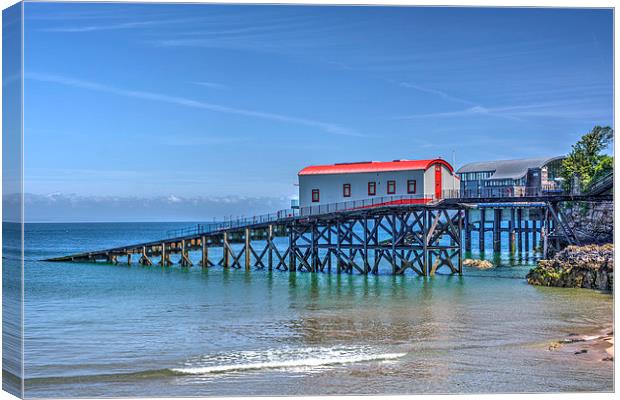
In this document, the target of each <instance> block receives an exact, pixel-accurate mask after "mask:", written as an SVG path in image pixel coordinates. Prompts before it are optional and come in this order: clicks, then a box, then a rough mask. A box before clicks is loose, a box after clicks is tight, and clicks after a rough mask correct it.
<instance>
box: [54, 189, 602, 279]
mask: <svg viewBox="0 0 620 400" xmlns="http://www.w3.org/2000/svg"><path fill="white" fill-rule="evenodd" d="M605 193H607V192H605V191H603V192H600V193H597V194H595V195H576V196H571V195H564V194H555V195H544V196H543V195H535V196H520V197H496V198H485V197H483V198H472V197H468V198H463V197H460V196H459V195H458V193H455V192H454V191H450V192H445V193H443V194H441V196H440V197H439V198H432V199H430V200H429V199H428V198H427V196H425V197H424V201H420V198H419V196H390V197H380V198H373V199H369V200H361V201H352V202H343V203H335V204H327V205H321V206H316V207H306V208H302V209H298V210H293V209H291V210H283V211H279V212H277V213H274V214H268V215H263V216H257V217H251V218H245V219H239V220H235V221H227V222H223V223H219V224H212V225H198V226H196V227H195V228H192V229H186V230H181V231H177V232H169V235H168V236H169V237H167V238H164V239H162V240H158V241H153V242H148V243H138V244H133V245H127V246H123V247H117V248H112V249H104V250H99V251H92V252H86V253H79V254H73V255H69V256H63V257H56V258H51V259H48V260H45V261H53V262H107V263H121V262H125V263H128V264H131V263H132V262H137V263H139V264H141V265H144V266H150V265H161V266H170V265H172V264H173V261H172V259H171V255H175V256H178V257H179V260H178V261H177V263H178V264H179V265H181V266H182V267H191V266H192V265H193V262H192V259H191V258H190V256H189V253H190V252H199V255H200V257H199V258H200V261H198V263H197V264H198V265H199V266H201V267H203V268H209V267H214V266H221V267H222V268H235V269H245V270H248V271H249V270H251V269H258V270H261V269H267V270H281V271H291V272H294V271H306V272H335V273H349V274H351V273H359V274H379V273H385V272H389V273H391V274H394V275H399V274H403V273H405V272H406V271H408V270H411V271H413V272H414V273H415V274H417V275H421V276H428V275H434V274H435V273H436V272H441V273H449V274H462V272H463V267H462V266H463V263H462V261H463V251H467V252H469V251H471V249H472V246H473V245H474V243H473V242H472V232H476V233H477V235H478V243H477V246H478V250H479V251H480V252H481V253H483V252H485V251H486V248H487V243H486V240H485V236H486V235H485V233H487V232H492V238H493V239H492V243H491V249H492V250H493V252H499V251H500V250H501V248H502V240H503V238H502V236H505V237H506V238H507V240H508V248H509V251H511V252H516V253H521V252H529V251H533V250H539V251H540V252H541V254H543V256H544V255H546V254H547V253H548V251H549V250H550V249H551V248H552V247H553V248H555V249H559V248H560V246H561V245H562V244H567V243H568V244H579V243H578V242H577V239H576V236H575V235H574V234H573V232H571V230H570V228H569V226H568V223H567V220H566V216H564V215H563V214H562V212H561V209H560V207H559V205H560V203H562V202H566V201H586V202H591V201H611V200H612V199H613V196H612V195H610V194H605ZM502 222H506V223H504V224H503V223H502ZM275 238H287V239H288V240H287V245H286V246H285V248H284V249H283V248H282V247H280V248H278V246H277V245H276V243H275V240H274V239H275ZM212 248H221V254H222V256H221V258H219V259H214V258H213V256H212V255H210V251H209V250H210V249H212ZM382 268H383V270H382ZM386 268H387V270H386Z"/></svg>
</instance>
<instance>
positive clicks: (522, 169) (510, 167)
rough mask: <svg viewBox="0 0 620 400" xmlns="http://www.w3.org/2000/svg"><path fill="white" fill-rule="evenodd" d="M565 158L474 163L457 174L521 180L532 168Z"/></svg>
mask: <svg viewBox="0 0 620 400" xmlns="http://www.w3.org/2000/svg"><path fill="white" fill-rule="evenodd" d="M562 158H564V157H563V156H557V157H540V158H523V159H519V160H497V161H484V162H474V163H469V164H465V165H463V166H462V167H461V168H459V170H458V171H456V173H457V174H464V173H468V172H493V175H491V177H490V178H488V179H519V178H522V177H524V176H525V175H526V174H527V170H528V169H531V168H542V167H543V166H545V165H547V164H549V163H550V162H552V161H555V160H560V159H562Z"/></svg>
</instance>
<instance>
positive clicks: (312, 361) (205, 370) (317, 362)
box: [172, 353, 407, 375]
mask: <svg viewBox="0 0 620 400" xmlns="http://www.w3.org/2000/svg"><path fill="white" fill-rule="evenodd" d="M406 354H407V353H384V354H360V355H353V356H343V357H331V358H301V359H296V360H295V359H294V360H279V361H265V362H255V363H246V364H228V365H213V366H207V367H193V368H173V369H172V371H174V372H177V373H181V374H188V375H202V374H212V373H221V372H229V371H247V370H255V369H275V368H294V367H320V366H324V365H334V364H350V363H357V362H367V361H382V360H394V359H397V358H400V357H403V356H404V355H406Z"/></svg>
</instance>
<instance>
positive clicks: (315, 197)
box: [312, 189, 320, 203]
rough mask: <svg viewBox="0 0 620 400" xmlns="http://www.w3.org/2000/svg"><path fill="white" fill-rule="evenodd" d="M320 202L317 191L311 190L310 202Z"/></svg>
mask: <svg viewBox="0 0 620 400" xmlns="http://www.w3.org/2000/svg"><path fill="white" fill-rule="evenodd" d="M319 201H320V196H319V189H312V202H313V203H318V202H319Z"/></svg>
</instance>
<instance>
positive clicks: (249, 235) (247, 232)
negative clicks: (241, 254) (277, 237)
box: [244, 228, 252, 271]
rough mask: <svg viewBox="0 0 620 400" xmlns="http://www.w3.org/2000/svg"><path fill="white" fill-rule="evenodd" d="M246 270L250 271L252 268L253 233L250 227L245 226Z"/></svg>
mask: <svg viewBox="0 0 620 400" xmlns="http://www.w3.org/2000/svg"><path fill="white" fill-rule="evenodd" d="M244 236H245V270H246V271H249V270H250V263H251V257H252V252H251V249H250V246H251V244H250V241H251V238H252V233H251V232H250V228H245V235H244Z"/></svg>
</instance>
